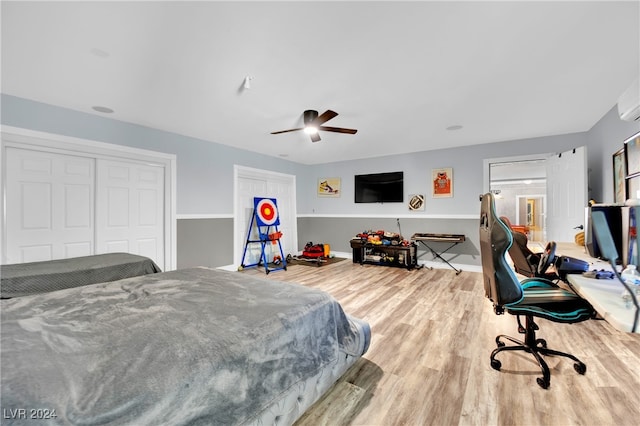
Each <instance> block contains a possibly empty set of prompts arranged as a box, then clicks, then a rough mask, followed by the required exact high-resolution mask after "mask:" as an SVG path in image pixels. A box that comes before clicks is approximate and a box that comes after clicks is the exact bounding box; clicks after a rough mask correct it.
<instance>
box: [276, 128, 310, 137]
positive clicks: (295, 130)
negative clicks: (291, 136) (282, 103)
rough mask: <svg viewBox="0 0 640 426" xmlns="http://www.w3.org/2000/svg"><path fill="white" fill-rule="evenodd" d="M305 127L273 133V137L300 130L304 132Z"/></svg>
mask: <svg viewBox="0 0 640 426" xmlns="http://www.w3.org/2000/svg"><path fill="white" fill-rule="evenodd" d="M302 129H303V127H300V128H297V129H289V130H279V131H277V132H271V134H272V135H277V134H279V133H287V132H296V131H298V130H302Z"/></svg>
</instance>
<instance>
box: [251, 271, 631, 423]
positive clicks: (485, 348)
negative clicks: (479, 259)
mask: <svg viewBox="0 0 640 426" xmlns="http://www.w3.org/2000/svg"><path fill="white" fill-rule="evenodd" d="M242 273H245V274H250V275H255V276H263V277H265V278H266V279H270V280H278V281H289V282H297V283H300V284H303V285H306V286H309V287H315V288H320V289H322V290H325V291H327V292H328V293H330V294H331V295H333V296H334V297H335V298H336V299H337V300H338V301H339V302H340V303H341V305H342V306H343V308H344V310H345V312H347V313H348V314H350V315H353V316H355V317H359V318H361V319H364V320H366V321H368V322H369V324H370V325H371V329H372V341H371V347H370V349H369V351H368V352H367V353H366V354H365V355H364V357H363V358H362V359H360V360H359V361H358V362H357V363H356V364H355V365H354V366H353V367H352V368H351V369H350V370H349V371H348V372H347V373H346V374H345V375H344V376H343V377H342V378H341V379H340V380H339V381H338V383H337V384H336V385H335V386H334V387H333V388H332V389H331V390H330V391H329V392H328V393H327V394H326V395H325V397H324V398H323V399H322V400H321V401H319V402H318V403H316V404H315V405H314V406H313V407H312V408H311V409H310V410H309V411H307V413H306V414H305V415H304V416H303V417H302V418H301V419H300V420H299V421H298V422H297V425H305V426H306V425H314V426H316V425H332V426H333V425H385V426H386V425H594V426H595V425H638V424H640V335H637V334H636V335H631V334H628V333H622V332H619V331H617V330H615V329H614V328H613V327H611V326H610V325H609V324H607V323H606V322H604V321H597V320H592V321H587V322H583V323H579V324H572V325H566V324H556V323H552V322H549V321H546V320H539V321H538V325H539V326H540V331H539V332H538V336H539V337H543V338H545V339H546V340H547V342H548V344H549V347H551V348H554V349H558V350H562V351H566V352H570V353H573V354H574V355H576V356H578V358H580V359H581V360H582V361H583V362H584V363H585V364H587V373H586V374H585V375H584V376H581V375H578V374H577V373H576V372H575V371H574V369H573V362H572V361H570V360H568V359H565V358H561V357H547V358H546V360H547V362H548V364H549V367H550V368H551V370H552V371H551V386H550V388H549V389H547V390H544V389H542V388H540V387H539V386H538V385H537V384H536V377H539V376H541V374H540V370H539V368H538V366H537V364H536V363H535V362H534V361H533V358H532V357H531V355H529V354H524V353H522V352H510V353H503V354H501V355H499V356H498V358H499V359H500V360H501V362H502V370H501V371H496V370H493V369H492V368H491V366H490V365H489V355H490V353H491V351H492V350H493V349H494V348H495V340H494V339H495V336H496V335H497V334H500V333H504V334H509V335H511V336H514V337H517V338H519V337H518V336H519V335H518V334H517V329H516V321H515V317H513V316H511V315H500V316H497V315H495V314H494V312H493V309H492V306H491V302H489V301H488V299H486V298H485V297H484V290H483V285H482V278H481V275H480V274H479V273H476V272H462V273H461V274H460V275H458V276H456V275H455V273H454V272H452V271H450V270H446V269H435V270H429V269H418V270H413V271H407V270H405V269H400V268H388V267H380V266H373V265H362V266H361V265H357V264H353V263H352V262H351V261H350V260H345V261H342V262H339V263H335V264H332V265H324V266H321V267H315V266H298V265H290V266H289V267H288V268H287V270H286V271H283V270H280V271H274V272H271V273H270V274H268V275H266V274H265V273H264V269H262V268H251V269H246V270H245V271H243V272H242Z"/></svg>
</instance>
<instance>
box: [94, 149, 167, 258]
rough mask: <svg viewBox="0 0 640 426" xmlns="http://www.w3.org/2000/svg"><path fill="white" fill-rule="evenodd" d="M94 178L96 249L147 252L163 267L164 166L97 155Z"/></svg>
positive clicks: (101, 250) (102, 250) (147, 255)
mask: <svg viewBox="0 0 640 426" xmlns="http://www.w3.org/2000/svg"><path fill="white" fill-rule="evenodd" d="M96 182H97V186H98V188H100V190H99V191H98V193H97V196H96V252H97V253H113V252H126V253H133V254H138V255H141V256H146V257H149V258H151V259H153V261H154V262H156V264H157V265H158V266H159V267H160V269H162V270H164V269H165V264H164V259H165V256H164V214H163V212H164V211H163V206H164V190H165V170H164V167H162V166H160V165H158V166H155V165H148V164H139V163H133V162H126V161H115V160H105V159H98V160H97V170H96Z"/></svg>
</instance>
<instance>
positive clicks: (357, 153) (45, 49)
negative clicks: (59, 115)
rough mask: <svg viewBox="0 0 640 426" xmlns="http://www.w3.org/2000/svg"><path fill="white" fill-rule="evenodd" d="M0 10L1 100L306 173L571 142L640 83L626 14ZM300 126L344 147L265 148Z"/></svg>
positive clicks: (541, 8) (635, 24) (454, 6)
mask: <svg viewBox="0 0 640 426" xmlns="http://www.w3.org/2000/svg"><path fill="white" fill-rule="evenodd" d="M1 7H2V9H1V12H2V92H3V93H6V94H10V95H14V96H19V97H23V98H27V99H32V100H36V101H40V102H44V103H49V104H54V105H58V106H62V107H66V108H70V109H73V110H77V111H83V112H87V113H91V114H98V115H102V116H107V117H110V118H114V119H117V120H122V121H126V122H132V123H137V124H141V125H144V126H150V127H154V128H158V129H162V130H166V131H170V132H175V133H179V134H183V135H187V136H192V137H196V138H200V139H204V140H208V141H212V142H217V143H221V144H226V145H232V146H235V147H238V148H242V149H247V150H250V151H255V152H261V153H264V154H267V155H272V156H282V157H285V156H286V157H285V158H287V159H289V160H292V161H296V162H300V163H305V164H315V163H325V162H333V161H340V160H350V159H355V158H367V157H376V156H384V155H391V154H396V153H409V152H416V151H424V150H432V149H440V148H449V147H456V146H466V145H472V144H481V143H488V142H497V141H505V140H516V139H523V138H531V137H539V136H547V135H554V134H566V133H573V132H583V131H587V130H589V129H590V128H591V127H592V126H593V125H594V124H595V123H596V122H597V121H598V120H599V119H600V118H602V117H603V116H604V115H605V114H606V113H607V112H608V111H609V110H610V109H611V108H612V107H613V106H614V105H615V104H616V101H617V98H618V97H619V95H620V94H621V93H622V92H624V90H625V89H627V88H628V87H629V85H630V84H631V83H632V81H633V80H634V79H635V78H637V77H638V75H639V74H640V65H639V64H640V9H639V2H638V1H624V2H611V1H606V2H593V1H582V2H581V1H570V2H550V1H544V2H520V1H511V2H482V1H473V2H431V1H412V2H392V1H386V2H385V1H376V2H363V1H356V2H335V1H330V2H326V1H325V2H309V1H298V2H268V1H260V2H244V1H240V2H237V1H236V2H215V1H209V2H204V1H200V2H150V1H140V2H100V3H98V2H89V1H87V2H37V3H36V2H9V1H2V6H1ZM245 76H251V77H252V80H251V89H249V90H245V89H243V88H242V83H243V81H244V78H245ZM93 106H105V107H109V108H112V109H113V110H114V111H115V112H114V113H112V114H107V115H105V114H102V113H99V112H96V111H94V110H92V107H93ZM305 109H316V110H318V111H319V112H320V113H322V112H323V111H325V110H326V109H332V110H334V111H336V112H338V113H339V116H337V117H336V118H334V119H333V120H331V121H329V122H327V123H326V124H327V125H329V126H335V127H349V128H356V129H358V133H357V134H356V135H344V134H337V133H326V132H324V133H321V137H322V141H321V142H318V143H312V142H311V141H310V140H309V137H308V136H307V135H305V134H304V133H303V132H294V133H286V134H280V135H271V134H270V132H271V131H275V130H283V129H288V128H292V127H299V126H300V124H301V121H302V112H303V110H305ZM452 125H462V126H464V127H463V128H462V129H461V130H456V131H448V130H446V128H447V127H449V126H452Z"/></svg>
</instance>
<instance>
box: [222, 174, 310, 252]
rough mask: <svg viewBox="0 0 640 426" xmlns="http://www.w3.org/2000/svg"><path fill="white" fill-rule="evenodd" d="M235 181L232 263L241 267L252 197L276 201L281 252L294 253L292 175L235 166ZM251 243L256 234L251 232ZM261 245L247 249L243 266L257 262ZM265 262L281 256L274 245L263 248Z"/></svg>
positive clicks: (252, 245)
mask: <svg viewBox="0 0 640 426" xmlns="http://www.w3.org/2000/svg"><path fill="white" fill-rule="evenodd" d="M236 174H237V175H236V178H235V196H236V201H235V203H236V205H235V208H234V211H235V225H234V226H235V235H234V239H235V248H236V252H235V253H234V264H235V265H240V263H241V260H242V254H243V252H244V246H245V242H246V240H247V231H248V229H249V228H248V227H249V223H250V222H251V215H252V213H253V197H268V198H275V199H276V202H277V203H278V213H279V217H280V225H279V226H278V230H280V231H281V232H282V238H281V239H280V244H281V245H282V252H283V254H284V255H285V256H286V255H287V254H297V252H298V250H297V241H298V239H297V238H298V237H297V224H296V220H297V217H296V213H295V176H292V175H284V174H280V173H273V172H269V171H266V170H259V169H250V168H244V167H241V166H236ZM250 239H252V240H257V239H258V235H257V231H256V229H255V224H254V228H253V229H252V235H251V237H250ZM260 248H261V247H260V244H258V243H255V244H251V245H250V246H249V249H248V250H247V255H246V256H245V260H244V262H242V263H243V264H244V265H250V264H254V263H257V262H258V260H259V259H260V253H261V250H260ZM266 253H267V260H269V261H270V260H271V259H272V258H273V255H276V254H278V255H279V254H280V250H279V249H278V246H277V245H273V244H268V245H267V247H266Z"/></svg>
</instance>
